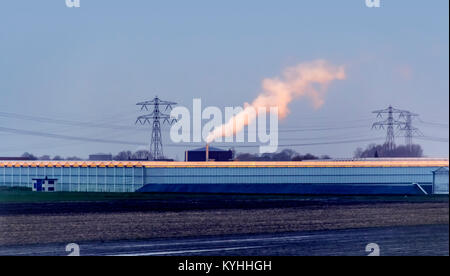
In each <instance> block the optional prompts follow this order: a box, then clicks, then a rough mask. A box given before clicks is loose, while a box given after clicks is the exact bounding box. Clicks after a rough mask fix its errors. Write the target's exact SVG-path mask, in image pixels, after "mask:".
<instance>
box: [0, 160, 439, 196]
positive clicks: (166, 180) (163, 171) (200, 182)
mask: <svg viewBox="0 0 450 276" xmlns="http://www.w3.org/2000/svg"><path fill="white" fill-rule="evenodd" d="M438 168H439V167H292V168H291V167H286V168H285V167H277V168H271V167H257V168H251V167H242V168H233V167H226V168H220V167H217V168H216V167H178V168H169V167H163V168H154V167H150V168H147V167H0V186H22V187H30V188H31V187H32V180H31V179H32V178H45V177H49V178H56V179H58V185H57V187H56V190H57V191H75V192H134V191H140V192H198V193H275V194H276V193H279V194H289V193H296V194H421V193H422V192H421V191H420V190H419V189H418V188H417V187H416V186H415V185H414V183H418V184H420V185H421V186H422V187H423V188H424V189H425V190H426V191H427V192H430V193H431V192H432V184H433V171H435V170H437V169H438Z"/></svg>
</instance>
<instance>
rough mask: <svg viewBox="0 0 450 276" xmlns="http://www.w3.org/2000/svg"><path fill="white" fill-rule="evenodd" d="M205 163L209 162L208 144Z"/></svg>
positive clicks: (207, 145)
mask: <svg viewBox="0 0 450 276" xmlns="http://www.w3.org/2000/svg"><path fill="white" fill-rule="evenodd" d="M205 159H206V162H208V161H209V144H206V158H205Z"/></svg>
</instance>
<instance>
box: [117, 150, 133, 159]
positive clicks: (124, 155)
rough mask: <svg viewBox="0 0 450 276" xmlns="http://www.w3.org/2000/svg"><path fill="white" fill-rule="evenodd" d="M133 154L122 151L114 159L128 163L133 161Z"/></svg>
mask: <svg viewBox="0 0 450 276" xmlns="http://www.w3.org/2000/svg"><path fill="white" fill-rule="evenodd" d="M132 157H133V153H132V152H131V151H121V152H119V153H118V154H117V155H115V156H114V157H113V160H115V161H127V160H130V159H132Z"/></svg>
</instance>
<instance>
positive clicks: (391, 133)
mask: <svg viewBox="0 0 450 276" xmlns="http://www.w3.org/2000/svg"><path fill="white" fill-rule="evenodd" d="M403 112H404V111H403V110H398V109H395V108H393V107H392V106H389V107H388V108H386V109H383V110H377V111H374V112H372V113H375V114H377V118H383V114H387V119H386V120H384V121H380V122H376V123H374V124H373V126H372V129H384V128H385V127H386V129H387V133H386V142H385V144H386V145H387V147H388V149H389V150H393V149H394V148H395V130H394V129H395V127H397V128H398V129H401V128H402V126H403V125H404V122H401V121H398V120H395V119H394V114H402V113H403Z"/></svg>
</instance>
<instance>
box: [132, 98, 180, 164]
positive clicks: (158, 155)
mask: <svg viewBox="0 0 450 276" xmlns="http://www.w3.org/2000/svg"><path fill="white" fill-rule="evenodd" d="M176 104H177V103H175V102H168V101H162V100H160V99H159V98H158V96H156V97H155V98H154V99H153V100H151V101H146V102H141V103H137V104H136V105H139V106H141V110H144V109H145V110H147V111H148V110H149V108H148V107H149V106H150V107H153V112H152V113H150V114H148V115H143V116H139V117H138V118H137V120H136V124H137V123H140V124H141V125H145V124H147V123H148V124H151V125H152V138H151V142H150V153H151V154H152V157H153V160H159V159H162V158H164V152H163V144H162V135H161V121H162V123H163V124H164V123H165V122H167V123H168V124H169V125H171V124H173V122H176V119H174V118H171V117H170V115H169V114H165V113H163V112H161V110H160V107H165V109H164V112H165V111H167V110H168V109H170V110H172V106H173V105H176Z"/></svg>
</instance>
